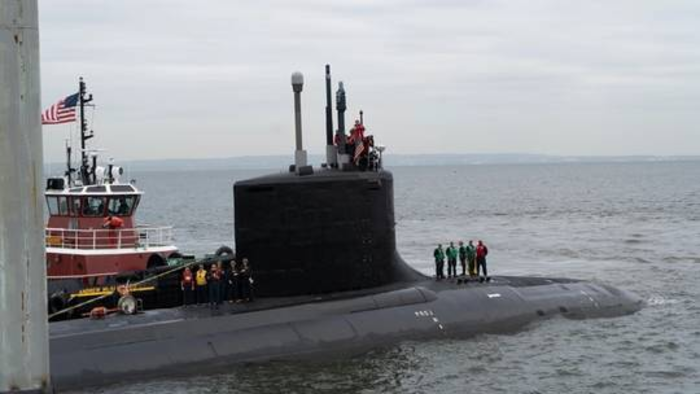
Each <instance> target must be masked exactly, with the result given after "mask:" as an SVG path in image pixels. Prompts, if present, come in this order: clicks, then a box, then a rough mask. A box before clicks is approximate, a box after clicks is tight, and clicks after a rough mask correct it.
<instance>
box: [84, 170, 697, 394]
mask: <svg viewBox="0 0 700 394" xmlns="http://www.w3.org/2000/svg"><path fill="white" fill-rule="evenodd" d="M392 171H393V173H394V182H395V196H396V218H397V234H398V244H399V250H400V252H401V254H402V255H403V257H404V258H405V259H406V260H407V261H408V262H409V263H410V264H411V265H412V266H414V267H415V268H417V269H419V270H420V271H423V272H426V273H429V272H430V271H431V268H432V262H431V257H430V256H431V252H432V249H433V247H434V245H435V244H436V243H438V242H442V243H445V242H449V241H451V240H454V241H457V240H462V239H463V240H467V239H483V240H484V241H485V242H486V243H487V245H489V247H490V253H489V257H490V259H489V270H490V272H491V271H492V272H493V274H496V275H498V274H507V275H518V274H527V275H537V276H566V277H574V278H580V279H587V280H592V281H604V282H606V283H609V284H612V285H614V286H618V287H621V288H624V289H627V290H631V291H633V292H636V293H637V294H639V295H641V296H642V297H643V298H644V299H645V300H646V301H647V304H648V306H647V307H646V308H645V309H643V310H642V311H641V312H639V313H637V314H635V315H632V316H626V317H621V318H614V319H596V320H585V321H572V320H567V319H564V318H555V319H552V320H547V321H544V322H541V323H538V324H534V325H531V326H529V327H527V329H525V330H523V331H521V332H519V333H518V334H515V335H482V336H477V337H474V338H471V339H466V340H440V341H437V340H436V341H431V342H423V343H416V342H407V343H403V344H400V345H397V346H392V347H388V348H385V349H377V350H375V351H374V352H372V353H369V354H366V355H363V356H360V357H355V358H351V359H344V360H337V361H334V362H324V363H323V364H316V363H298V362H295V363H286V362H270V363H262V364H252V365H245V366H236V367H232V368H231V371H230V373H228V374H223V375H215V376H206V377H204V376H203V377H188V378H182V379H167V380H160V381H153V382H146V383H138V384H131V385H128V386H121V387H109V388H105V389H102V390H100V391H99V392H102V393H110V394H111V393H138V394H142V393H144V392H148V393H168V394H170V393H226V394H233V393H278V392H289V393H306V392H325V391H331V390H332V391H333V392H335V393H356V392H359V393H374V392H388V393H463V392H470V393H563V392H566V393H596V394H599V393H700V306H699V305H698V301H700V162H678V163H671V162H668V163H625V164H548V165H489V166H458V167H415V168H412V167H399V168H394V169H392ZM268 172H269V171H240V170H236V171H215V172H205V171H186V172H142V173H133V174H130V175H131V176H132V177H134V178H136V179H137V180H138V185H139V186H140V187H141V188H142V189H144V190H145V191H146V195H145V198H144V201H143V202H142V204H141V207H140V213H139V218H140V222H142V223H144V222H145V223H151V224H173V225H175V226H176V227H177V231H176V237H177V244H178V245H179V246H180V247H181V249H182V250H185V251H191V252H194V253H196V254H197V255H201V254H203V253H209V252H213V251H214V250H216V248H217V247H218V246H220V245H224V244H225V245H232V244H233V230H232V228H233V197H232V190H233V186H232V185H233V182H234V181H236V180H239V179H243V178H248V177H251V176H256V175H261V174H264V173H268ZM89 392H95V391H94V390H90V391H89Z"/></svg>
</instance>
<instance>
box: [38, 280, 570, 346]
mask: <svg viewBox="0 0 700 394" xmlns="http://www.w3.org/2000/svg"><path fill="white" fill-rule="evenodd" d="M460 279H462V280H463V279H465V277H458V278H454V279H445V280H442V281H436V280H434V279H431V278H428V277H426V278H425V280H421V281H415V282H414V281H411V282H397V283H392V284H389V285H385V286H379V287H374V288H370V289H362V290H354V291H344V292H335V293H328V294H315V295H304V296H294V297H261V298H256V299H255V300H254V301H252V302H248V303H240V304H238V303H234V304H230V303H227V302H224V303H222V304H221V305H220V307H219V309H214V310H212V309H210V307H209V304H204V305H201V306H195V305H193V306H190V307H174V308H165V309H153V310H148V311H145V312H142V313H139V314H136V315H132V316H126V315H110V316H107V317H106V318H104V319H100V320H92V319H89V318H84V319H77V320H66V321H57V322H51V324H50V325H49V331H50V337H51V338H59V337H63V336H72V335H75V334H85V333H89V332H98V331H110V330H118V329H123V328H126V327H133V326H149V325H159V324H166V323H172V322H176V321H183V320H193V319H200V318H207V317H212V316H225V315H235V314H243V313H248V312H257V311H263V310H270V309H276V308H284V307H290V306H298V305H303V304H310V303H323V302H329V301H342V300H350V299H354V298H360V297H366V296H372V295H375V294H380V293H386V292H391V291H396V290H401V289H405V288H408V287H411V288H415V287H422V288H425V289H428V290H430V291H434V292H440V291H445V290H452V289H464V288H469V287H478V288H483V289H488V288H489V287H498V286H511V287H516V288H520V287H534V286H543V285H551V284H566V283H576V282H580V281H579V280H576V279H567V278H548V277H522V276H517V277H516V276H493V277H491V281H489V282H483V283H481V282H478V281H476V280H469V281H460V282H461V283H458V280H460Z"/></svg>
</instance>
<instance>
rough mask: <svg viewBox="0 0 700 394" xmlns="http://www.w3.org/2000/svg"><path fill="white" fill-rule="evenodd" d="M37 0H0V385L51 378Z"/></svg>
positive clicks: (28, 384) (44, 385)
mask: <svg viewBox="0 0 700 394" xmlns="http://www.w3.org/2000/svg"><path fill="white" fill-rule="evenodd" d="M39 81H40V79H39V29H38V6H37V0H2V1H0V393H46V392H49V390H50V388H49V387H50V385H49V376H50V375H49V348H48V346H49V345H48V322H47V310H46V299H47V297H46V265H45V264H46V263H45V257H44V253H45V251H44V240H43V238H44V236H43V221H44V217H43V188H42V179H43V158H42V136H41V88H40V82H39Z"/></svg>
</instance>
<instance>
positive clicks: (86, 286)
mask: <svg viewBox="0 0 700 394" xmlns="http://www.w3.org/2000/svg"><path fill="white" fill-rule="evenodd" d="M92 99H93V98H92V95H91V94H90V95H88V94H87V93H86V85H85V82H84V81H83V79H82V78H81V79H80V83H79V91H78V105H79V108H80V157H81V162H80V168H78V169H76V168H73V167H72V160H71V153H72V152H71V147H70V145H68V144H67V146H66V156H67V168H66V171H65V173H64V176H62V177H55V178H48V179H47V183H46V192H45V195H46V203H47V207H48V214H49V218H48V224H47V226H46V264H47V276H48V294H49V311H50V313H54V312H56V311H59V310H62V309H63V308H66V307H67V306H69V305H72V304H75V303H77V302H80V301H85V300H86V299H88V298H91V297H96V296H100V295H105V294H110V293H113V292H114V291H115V289H116V286H117V284H118V283H119V281H120V280H119V279H120V278H139V277H142V276H143V275H145V274H148V273H151V272H154V271H156V270H158V269H160V268H162V267H166V266H167V262H168V259H173V258H177V257H182V256H181V254H180V253H179V252H178V248H177V247H176V246H175V245H174V244H173V228H172V227H171V226H163V227H151V226H147V227H141V226H137V225H136V220H135V214H136V210H137V208H138V206H139V202H140V200H141V197H142V196H143V192H142V191H141V190H139V189H138V188H137V187H136V185H135V184H134V182H129V183H124V182H122V181H121V179H120V177H121V176H122V175H123V169H122V168H121V167H118V166H116V165H114V164H113V163H112V162H111V160H110V163H109V164H108V165H107V166H106V167H105V166H98V164H97V152H96V151H91V150H89V149H88V148H87V146H86V143H87V140H89V139H91V138H93V137H94V132H93V131H88V124H87V120H86V119H85V106H86V104H88V103H89V102H91V101H92ZM127 280H128V279H127ZM153 290H155V286H153V285H149V286H141V287H132V288H130V289H129V291H130V292H133V293H139V292H143V293H146V292H152V291H153ZM161 298H162V297H161ZM150 304H153V305H151V306H153V307H156V306H161V307H162V306H164V305H163V303H162V302H161V303H155V304H154V303H150ZM93 306H94V305H93Z"/></svg>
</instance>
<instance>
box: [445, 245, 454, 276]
mask: <svg viewBox="0 0 700 394" xmlns="http://www.w3.org/2000/svg"><path fill="white" fill-rule="evenodd" d="M445 252H446V253H445V254H447V277H448V278H454V277H456V276H457V249H456V248H455V244H454V242H450V246H448V247H447V250H446V251H445Z"/></svg>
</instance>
